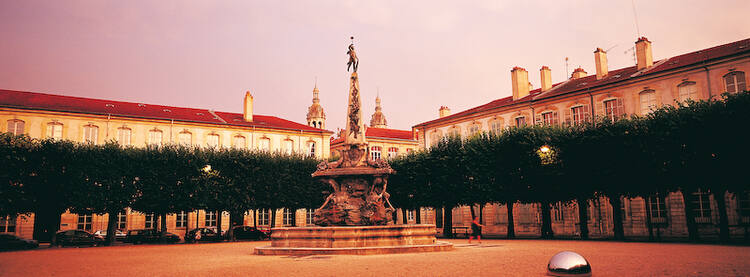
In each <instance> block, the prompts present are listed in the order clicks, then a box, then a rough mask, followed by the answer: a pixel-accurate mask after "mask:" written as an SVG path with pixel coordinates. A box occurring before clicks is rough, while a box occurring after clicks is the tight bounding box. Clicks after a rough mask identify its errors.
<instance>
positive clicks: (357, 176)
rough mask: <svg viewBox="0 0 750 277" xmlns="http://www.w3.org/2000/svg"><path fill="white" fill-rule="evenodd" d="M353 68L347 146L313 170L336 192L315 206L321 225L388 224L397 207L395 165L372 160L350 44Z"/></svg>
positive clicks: (355, 58) (314, 174)
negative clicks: (392, 188) (392, 179)
mask: <svg viewBox="0 0 750 277" xmlns="http://www.w3.org/2000/svg"><path fill="white" fill-rule="evenodd" d="M349 52H350V53H349V54H350V65H354V71H355V72H352V76H351V79H350V86H349V112H348V113H347V121H346V122H347V123H348V124H347V128H346V133H344V137H345V138H346V139H345V140H344V149H343V150H341V158H340V159H339V160H338V161H335V162H327V161H323V162H321V163H319V164H318V168H317V169H318V170H317V171H315V173H313V174H312V176H313V177H314V178H316V181H318V182H323V183H326V184H328V185H330V186H331V188H332V189H333V192H332V193H331V194H330V195H328V196H327V197H326V200H325V201H324V202H323V205H321V206H320V208H318V209H317V210H315V214H314V217H313V223H315V224H316V225H321V226H332V225H333V226H352V225H386V224H388V222H389V221H391V220H392V213H393V211H394V210H395V209H394V208H393V205H391V202H390V200H388V198H389V196H390V195H389V194H388V192H386V189H387V187H388V175H389V174H393V172H394V171H393V169H392V168H391V166H390V165H388V162H386V161H385V160H369V159H368V153H367V141H366V139H365V135H364V128H363V126H364V125H363V123H362V118H361V111H360V95H359V80H358V78H357V73H356V71H357V63H358V60H357V56H356V54H354V45H353V44H352V45H350V46H349Z"/></svg>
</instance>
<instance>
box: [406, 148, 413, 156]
mask: <svg viewBox="0 0 750 277" xmlns="http://www.w3.org/2000/svg"><path fill="white" fill-rule="evenodd" d="M411 151H414V149H411V148H406V155H409V154H410V153H411Z"/></svg>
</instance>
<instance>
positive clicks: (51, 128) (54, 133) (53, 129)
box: [47, 122, 63, 139]
mask: <svg viewBox="0 0 750 277" xmlns="http://www.w3.org/2000/svg"><path fill="white" fill-rule="evenodd" d="M62 129H63V125H62V123H59V122H50V123H47V137H48V138H53V139H62Z"/></svg>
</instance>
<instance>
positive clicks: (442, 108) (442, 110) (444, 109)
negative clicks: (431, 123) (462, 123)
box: [440, 106, 451, 117]
mask: <svg viewBox="0 0 750 277" xmlns="http://www.w3.org/2000/svg"><path fill="white" fill-rule="evenodd" d="M449 115H451V109H449V108H448V107H446V106H440V117H446V116H449Z"/></svg>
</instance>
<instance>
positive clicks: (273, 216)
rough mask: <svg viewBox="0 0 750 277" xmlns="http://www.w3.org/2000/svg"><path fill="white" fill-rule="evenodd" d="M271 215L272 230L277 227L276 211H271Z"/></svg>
mask: <svg viewBox="0 0 750 277" xmlns="http://www.w3.org/2000/svg"><path fill="white" fill-rule="evenodd" d="M269 215H270V216H271V228H273V227H276V209H271V212H270V213H269Z"/></svg>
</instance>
